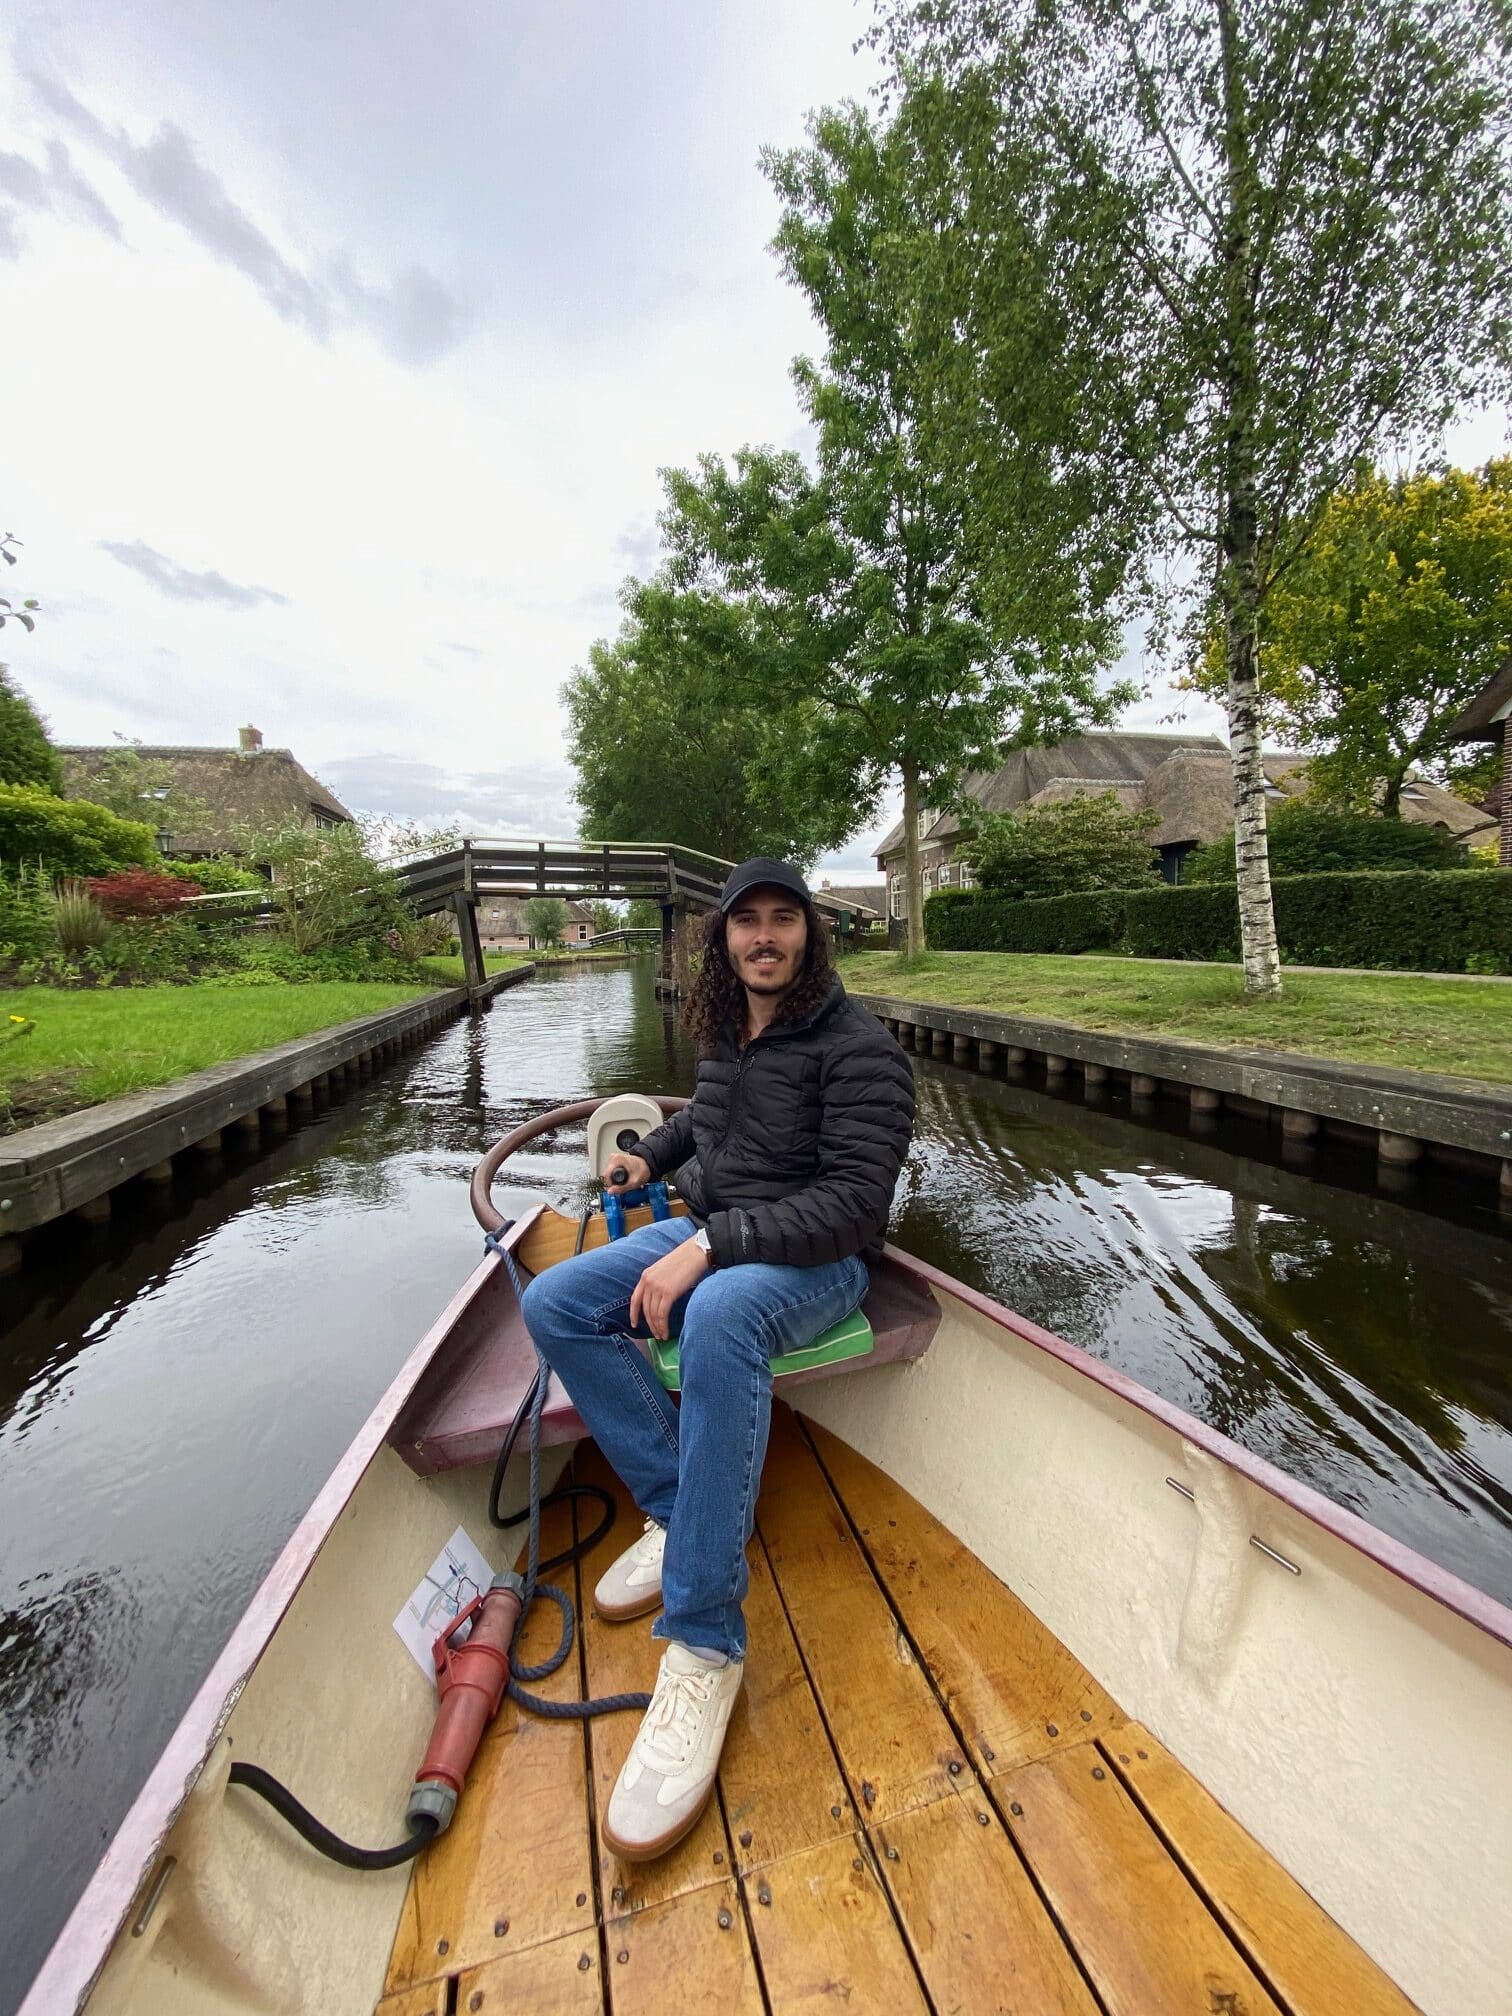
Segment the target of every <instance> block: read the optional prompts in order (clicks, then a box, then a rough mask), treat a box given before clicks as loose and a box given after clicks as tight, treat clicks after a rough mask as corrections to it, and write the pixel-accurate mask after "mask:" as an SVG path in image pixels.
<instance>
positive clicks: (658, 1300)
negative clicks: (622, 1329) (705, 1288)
mask: <svg viewBox="0 0 1512 2016" xmlns="http://www.w3.org/2000/svg"><path fill="white" fill-rule="evenodd" d="M708 1271H709V1256H708V1254H707V1253H705V1252H704V1250H703V1248H702V1247H701V1246H695V1245H694V1243H693V1241H692V1240H691V1239H684V1241H683V1242H682V1244H681V1245H680V1246H674V1247H673V1248H672V1251H671V1252H670V1253H664V1254H663V1255H662V1257H661V1258H660V1260H656V1261H653V1262H652V1264H651V1265H650V1266H649V1267H648V1268H647V1269H646V1271H645V1273H644V1274H642V1276H641V1277H640V1279H639V1281H637V1282H636V1284H635V1292H634V1294H633V1295H632V1296H631V1297H630V1326H631V1328H632V1329H633V1328H634V1327H635V1325H636V1324H637V1323H639V1322H640V1321H641V1319H642V1317H644V1318H645V1322H646V1327H647V1329H648V1330H649V1331H650V1332H651V1335H652V1336H653V1337H665V1336H666V1334H667V1325H668V1323H669V1322H670V1321H671V1319H672V1308H673V1305H674V1303H675V1302H676V1301H677V1299H678V1297H679V1296H682V1295H686V1294H687V1293H688V1291H689V1290H690V1289H692V1288H696V1287H697V1286H698V1284H699V1282H700V1281H702V1279H703V1277H704V1276H705V1274H707V1273H708Z"/></svg>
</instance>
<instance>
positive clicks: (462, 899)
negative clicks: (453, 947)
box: [451, 889, 484, 987]
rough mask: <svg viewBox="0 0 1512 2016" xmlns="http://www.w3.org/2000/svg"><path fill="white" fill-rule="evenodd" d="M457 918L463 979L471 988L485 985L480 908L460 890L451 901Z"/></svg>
mask: <svg viewBox="0 0 1512 2016" xmlns="http://www.w3.org/2000/svg"><path fill="white" fill-rule="evenodd" d="M451 904H452V909H453V910H454V911H455V912H456V917H457V936H458V937H459V938H460V939H461V941H462V977H463V979H464V980H465V981H466V983H467V985H468V986H469V987H481V986H482V985H483V979H484V972H483V940H482V937H481V936H480V934H479V931H478V906H477V904H476V903H475V902H474V901H473V899H472V897H471V896H469V895H467V894H466V893H465V892H464V891H462V890H460V889H459V890H458V891H457V893H456V895H455V896H453V898H452V899H451Z"/></svg>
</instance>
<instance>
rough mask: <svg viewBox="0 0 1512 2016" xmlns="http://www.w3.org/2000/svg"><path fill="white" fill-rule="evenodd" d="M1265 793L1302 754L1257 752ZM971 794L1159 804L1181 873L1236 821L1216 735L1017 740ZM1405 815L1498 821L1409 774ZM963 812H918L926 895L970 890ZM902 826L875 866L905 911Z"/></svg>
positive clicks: (1293, 775) (1156, 840)
mask: <svg viewBox="0 0 1512 2016" xmlns="http://www.w3.org/2000/svg"><path fill="white" fill-rule="evenodd" d="M1260 760H1261V763H1262V764H1263V766H1264V769H1265V778H1266V794H1265V795H1266V797H1267V799H1269V800H1270V802H1271V803H1272V805H1278V804H1283V803H1285V801H1286V800H1287V799H1288V798H1295V797H1301V796H1304V795H1305V794H1306V790H1307V778H1306V774H1305V770H1304V766H1305V764H1306V762H1307V757H1306V756H1305V755H1300V754H1298V753H1297V752H1296V751H1294V750H1287V749H1270V750H1266V751H1264V752H1263V753H1262V755H1261V759H1260ZM966 790H967V793H968V794H969V795H970V796H971V797H972V798H974V799H975V800H976V802H977V803H978V804H979V805H980V806H981V807H982V809H983V810H984V811H986V812H1017V811H1020V810H1022V809H1024V808H1026V807H1033V806H1042V805H1059V804H1064V803H1065V801H1066V800H1067V799H1068V798H1074V797H1076V796H1077V795H1078V794H1082V795H1085V796H1087V797H1098V796H1101V795H1102V794H1103V793H1105V792H1112V794H1113V796H1114V797H1115V798H1117V799H1118V801H1119V803H1120V804H1121V805H1122V806H1124V808H1125V809H1126V810H1127V811H1130V812H1143V811H1151V812H1155V813H1158V815H1159V824H1158V825H1156V826H1154V827H1152V828H1151V830H1150V845H1151V847H1152V848H1153V849H1154V851H1155V854H1156V857H1157V860H1158V862H1159V866H1160V872H1161V874H1162V876H1163V877H1164V878H1165V880H1166V881H1167V882H1179V881H1180V880H1181V867H1182V863H1183V862H1184V861H1185V860H1186V858H1187V856H1188V855H1189V854H1190V853H1191V852H1192V850H1193V849H1194V848H1196V847H1200V846H1202V845H1203V844H1204V843H1206V842H1209V841H1213V840H1217V839H1220V838H1221V837H1222V835H1223V834H1225V833H1226V832H1228V830H1229V829H1230V827H1231V826H1232V825H1233V823H1234V795H1233V792H1234V787H1233V772H1232V768H1231V765H1230V761H1229V751H1228V747H1227V745H1226V744H1225V743H1223V742H1220V741H1219V739H1218V737H1217V736H1216V735H1155V734H1149V735H1146V734H1137V733H1125V732H1123V731H1122V730H1119V729H1114V730H1109V731H1106V732H1098V733H1092V734H1088V735H1073V736H1070V737H1068V738H1067V740H1066V741H1064V742H1057V743H1036V744H1034V745H1033V746H1032V747H1030V748H1027V749H1015V750H1014V751H1013V752H1012V753H1011V754H1010V755H1009V756H1008V758H1007V760H1006V761H1005V762H1004V763H1003V765H1002V766H1001V768H1000V769H997V770H990V771H974V772H972V773H971V774H970V775H968V777H967V778H966ZM1401 809H1402V817H1403V818H1404V819H1408V820H1413V821H1417V822H1421V823H1423V824H1425V825H1433V826H1440V827H1442V828H1443V829H1444V830H1445V831H1446V832H1448V833H1451V834H1453V835H1454V837H1455V838H1456V839H1457V840H1460V841H1462V842H1464V843H1466V844H1469V843H1471V842H1473V841H1474V840H1476V839H1477V838H1479V837H1480V836H1481V835H1482V834H1485V833H1489V832H1490V831H1491V830H1492V826H1493V822H1492V820H1491V819H1490V818H1489V817H1488V816H1487V815H1486V814H1485V813H1484V812H1481V811H1479V810H1478V809H1477V808H1476V807H1475V806H1474V805H1469V804H1467V803H1466V802H1465V800H1464V799H1463V798H1456V797H1455V795H1454V793H1453V792H1452V791H1446V790H1445V789H1444V787H1443V786H1442V785H1440V784H1434V783H1431V782H1430V781H1429V780H1428V779H1426V778H1422V777H1418V776H1416V775H1413V776H1410V777H1409V778H1408V780H1407V782H1406V783H1405V784H1404V785H1403V787H1402V800H1401ZM960 839H961V831H960V821H959V820H958V819H957V818H956V816H955V814H954V813H952V812H936V811H934V810H933V809H926V810H924V811H922V812H921V813H920V814H919V867H920V875H921V879H922V882H923V893H924V896H925V898H926V899H927V898H929V897H930V896H932V895H934V893H935V892H936V890H938V889H951V888H957V889H969V888H971V886H972V875H971V870H970V868H969V866H968V865H967V863H966V862H965V861H958V860H957V858H956V857H957V849H958V847H959V845H960ZM903 861H904V844H903V827H902V824H901V823H899V824H898V825H896V826H894V827H893V829H892V831H891V832H890V833H889V834H888V835H887V837H886V839H885V840H883V842H882V844H881V846H880V847H879V848H878V849H877V866H878V867H879V868H880V869H881V870H882V872H883V874H884V875H885V876H886V878H887V887H888V915H889V917H890V918H891V919H892V920H893V921H894V922H897V921H898V920H900V919H901V918H902V917H903V916H904V914H905V909H904V900H903Z"/></svg>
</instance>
